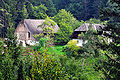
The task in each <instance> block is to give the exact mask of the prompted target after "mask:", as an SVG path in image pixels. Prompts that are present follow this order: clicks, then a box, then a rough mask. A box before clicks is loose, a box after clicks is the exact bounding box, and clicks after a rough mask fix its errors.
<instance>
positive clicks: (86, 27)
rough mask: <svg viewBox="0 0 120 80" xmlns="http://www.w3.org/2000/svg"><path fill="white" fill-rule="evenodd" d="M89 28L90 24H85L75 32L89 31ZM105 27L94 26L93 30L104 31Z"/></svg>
mask: <svg viewBox="0 0 120 80" xmlns="http://www.w3.org/2000/svg"><path fill="white" fill-rule="evenodd" d="M89 26H90V24H89V23H84V24H82V25H81V26H80V27H78V28H77V29H76V30H75V31H88V30H89ZM103 27H104V25H101V24H92V28H93V29H94V30H98V31H100V30H101V29H103Z"/></svg>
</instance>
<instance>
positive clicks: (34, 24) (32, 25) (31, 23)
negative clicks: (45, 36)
mask: <svg viewBox="0 0 120 80" xmlns="http://www.w3.org/2000/svg"><path fill="white" fill-rule="evenodd" d="M44 21H45V20H42V19H41V20H38V19H24V25H25V27H26V28H27V29H28V30H29V31H30V32H31V33H33V34H39V33H41V32H43V29H42V28H41V27H38V26H39V25H41V24H42V23H43V22H44ZM51 28H53V32H57V31H58V30H59V27H58V25H55V26H54V27H52V26H51Z"/></svg>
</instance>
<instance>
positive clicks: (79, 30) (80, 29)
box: [70, 23, 104, 46]
mask: <svg viewBox="0 0 120 80" xmlns="http://www.w3.org/2000/svg"><path fill="white" fill-rule="evenodd" d="M90 26H91V27H92V28H93V29H94V30H97V31H99V33H100V34H102V32H101V30H102V29H103V28H104V25H100V24H91V25H90V24H89V23H84V24H82V25H81V26H80V27H78V28H77V29H75V31H74V32H73V34H72V35H71V36H70V38H72V39H73V40H77V41H78V43H77V44H76V45H77V46H82V45H83V44H85V43H87V40H86V41H85V42H83V40H82V39H78V35H79V34H81V33H82V32H83V33H85V32H86V31H88V30H89V27H90Z"/></svg>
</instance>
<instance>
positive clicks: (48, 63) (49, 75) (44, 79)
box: [31, 52, 65, 80]
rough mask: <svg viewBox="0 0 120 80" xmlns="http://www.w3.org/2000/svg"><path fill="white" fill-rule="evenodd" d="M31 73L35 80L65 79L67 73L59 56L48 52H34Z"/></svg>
mask: <svg viewBox="0 0 120 80" xmlns="http://www.w3.org/2000/svg"><path fill="white" fill-rule="evenodd" d="M31 74H32V79H33V80H58V79H63V78H64V74H65V73H64V71H63V68H62V66H61V63H60V62H59V58H57V57H56V56H54V55H48V54H46V52H45V53H43V54H40V53H39V52H34V59H33V65H32V69H31Z"/></svg>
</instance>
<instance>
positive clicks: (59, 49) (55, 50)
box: [48, 46, 65, 55]
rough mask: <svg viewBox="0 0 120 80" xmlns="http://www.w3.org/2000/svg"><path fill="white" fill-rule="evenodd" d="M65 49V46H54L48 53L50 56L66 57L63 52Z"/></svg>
mask: <svg viewBox="0 0 120 80" xmlns="http://www.w3.org/2000/svg"><path fill="white" fill-rule="evenodd" d="M63 47H64V46H53V47H52V48H51V47H49V48H48V52H49V54H58V55H60V54H63V55H65V52H62V49H63Z"/></svg>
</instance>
